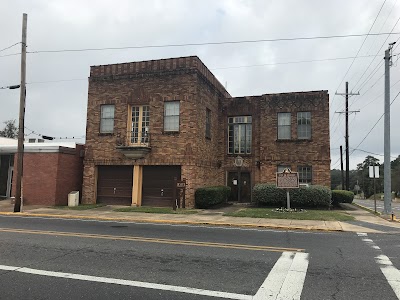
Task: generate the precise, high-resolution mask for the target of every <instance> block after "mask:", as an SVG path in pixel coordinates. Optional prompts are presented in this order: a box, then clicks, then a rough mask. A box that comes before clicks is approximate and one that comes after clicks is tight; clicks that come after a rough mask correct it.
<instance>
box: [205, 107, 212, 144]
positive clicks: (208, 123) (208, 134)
mask: <svg viewBox="0 0 400 300" xmlns="http://www.w3.org/2000/svg"><path fill="white" fill-rule="evenodd" d="M206 138H209V139H211V110H210V109H208V108H206Z"/></svg>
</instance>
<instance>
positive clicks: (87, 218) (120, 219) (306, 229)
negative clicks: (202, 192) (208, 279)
mask: <svg viewBox="0 0 400 300" xmlns="http://www.w3.org/2000/svg"><path fill="white" fill-rule="evenodd" d="M0 215H2V216H18V217H43V218H54V219H72V220H73V219H75V220H93V221H115V222H135V223H155V224H177V225H209V226H225V227H243V228H268V229H280V230H303V231H324V232H344V230H343V229H342V228H341V229H332V228H309V227H305V226H285V225H271V224H251V223H241V224H240V223H239V224H235V223H226V222H208V221H203V222H202V221H177V220H160V219H135V218H107V217H92V216H75V215H53V214H40V213H39V214H34V213H24V212H22V213H14V212H0Z"/></svg>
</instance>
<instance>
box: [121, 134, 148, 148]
mask: <svg viewBox="0 0 400 300" xmlns="http://www.w3.org/2000/svg"><path fill="white" fill-rule="evenodd" d="M117 146H131V147H134V146H138V147H143V146H144V147H150V134H149V133H148V132H141V131H139V132H137V131H128V132H124V133H121V134H117Z"/></svg>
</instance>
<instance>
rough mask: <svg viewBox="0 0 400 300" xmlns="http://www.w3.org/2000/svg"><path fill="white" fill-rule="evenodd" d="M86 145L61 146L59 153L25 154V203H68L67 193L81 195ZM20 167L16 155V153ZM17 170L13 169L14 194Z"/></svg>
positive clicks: (15, 161)
mask: <svg viewBox="0 0 400 300" xmlns="http://www.w3.org/2000/svg"><path fill="white" fill-rule="evenodd" d="M83 149H84V148H83V145H76V149H73V148H65V147H59V150H58V151H57V152H55V151H53V152H27V153H25V154H24V167H23V172H24V176H23V201H24V204H26V205H32V204H34V205H68V194H69V193H70V192H72V191H80V195H81V194H82V172H83V158H82V157H81V151H83ZM14 166H17V155H15V156H14ZM16 178H17V170H16V167H15V168H14V176H13V185H12V186H13V189H12V195H13V196H15V188H16Z"/></svg>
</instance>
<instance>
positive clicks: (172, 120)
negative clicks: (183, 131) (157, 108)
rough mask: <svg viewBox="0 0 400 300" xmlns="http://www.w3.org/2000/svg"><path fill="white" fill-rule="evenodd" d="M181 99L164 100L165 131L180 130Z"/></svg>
mask: <svg viewBox="0 0 400 300" xmlns="http://www.w3.org/2000/svg"><path fill="white" fill-rule="evenodd" d="M179 104H180V103H179V101H168V102H164V131H179Z"/></svg>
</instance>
